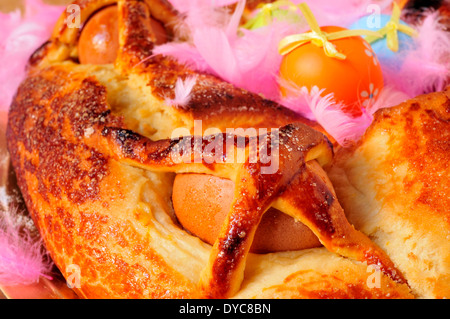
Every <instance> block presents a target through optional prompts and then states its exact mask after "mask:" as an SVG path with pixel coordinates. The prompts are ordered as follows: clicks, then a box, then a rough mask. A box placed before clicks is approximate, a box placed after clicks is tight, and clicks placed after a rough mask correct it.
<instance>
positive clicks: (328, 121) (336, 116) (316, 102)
mask: <svg viewBox="0 0 450 319" xmlns="http://www.w3.org/2000/svg"><path fill="white" fill-rule="evenodd" d="M280 83H281V84H282V86H283V88H284V89H285V90H286V96H283V97H280V99H279V101H278V102H279V103H280V104H282V105H284V106H285V107H287V108H289V109H291V110H293V111H295V112H297V113H299V114H301V115H302V116H304V117H306V118H308V119H310V120H314V121H316V122H317V123H319V124H320V125H321V126H322V127H323V128H324V130H325V131H326V132H327V133H328V134H330V135H331V136H332V137H333V138H334V139H335V140H336V142H338V144H340V145H342V146H346V145H348V144H349V143H350V142H351V141H354V140H357V139H358V138H360V137H361V136H362V135H363V134H364V132H365V131H366V129H367V128H368V127H369V125H370V124H371V123H372V120H373V117H372V114H371V113H369V111H368V110H365V109H364V108H361V109H362V110H363V115H362V116H359V117H353V116H351V115H349V114H346V113H345V112H343V111H342V108H343V105H342V104H340V103H336V102H335V100H334V96H333V94H332V93H330V94H326V95H324V96H322V94H323V92H324V89H319V88H318V87H316V86H315V87H313V88H312V89H311V90H308V88H306V87H300V88H299V87H296V86H295V84H292V83H285V82H283V81H282V80H280Z"/></svg>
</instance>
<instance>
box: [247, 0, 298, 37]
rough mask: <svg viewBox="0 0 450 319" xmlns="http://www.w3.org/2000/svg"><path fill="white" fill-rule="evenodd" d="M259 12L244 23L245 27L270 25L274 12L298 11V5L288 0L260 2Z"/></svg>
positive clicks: (252, 27)
mask: <svg viewBox="0 0 450 319" xmlns="http://www.w3.org/2000/svg"><path fill="white" fill-rule="evenodd" d="M256 8H257V9H259V12H258V13H257V14H256V15H255V16H254V17H253V18H251V19H250V20H249V21H247V23H245V24H244V26H243V27H244V28H245V29H249V30H252V29H256V28H259V27H261V26H266V25H269V24H270V23H271V22H272V21H273V17H274V13H275V12H276V11H278V10H281V9H283V10H289V11H292V12H295V11H297V9H298V8H297V6H296V5H295V4H293V3H292V2H291V1H288V0H279V1H275V2H272V3H266V4H263V3H262V4H259V5H258V6H257V7H256Z"/></svg>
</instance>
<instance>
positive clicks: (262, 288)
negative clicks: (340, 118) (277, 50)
mask: <svg viewBox="0 0 450 319" xmlns="http://www.w3.org/2000/svg"><path fill="white" fill-rule="evenodd" d="M76 3H78V4H79V5H80V7H81V9H82V11H81V19H82V22H84V21H86V20H87V19H88V18H89V16H90V15H91V14H92V13H94V12H96V11H97V10H99V9H101V8H103V7H104V6H106V5H110V4H114V3H115V1H112V0H111V1H107V0H84V1H78V2H76ZM118 5H119V13H120V14H119V28H120V39H119V42H120V51H119V54H118V58H117V61H116V63H115V64H114V65H81V64H79V63H77V61H76V58H77V52H76V50H77V45H76V43H77V37H78V31H77V30H73V29H69V28H67V27H66V26H65V24H64V19H65V18H66V17H65V16H64V15H63V16H62V17H61V19H60V21H59V23H58V24H57V26H56V27H55V32H54V34H53V36H52V38H51V39H50V41H49V42H48V43H46V44H45V45H43V46H42V48H41V49H40V50H38V51H37V52H36V53H35V54H34V55H33V56H32V57H31V59H30V72H29V76H28V78H27V79H26V80H25V81H24V82H23V83H22V85H21V86H20V88H19V89H18V92H17V95H16V98H15V99H14V102H13V104H12V106H11V111H10V114H9V123H8V132H7V137H8V148H9V151H10V153H11V159H12V163H13V166H14V169H15V171H16V174H17V179H18V185H19V187H20V189H21V191H22V193H23V196H24V199H25V202H26V205H27V208H28V210H29V211H30V213H31V215H32V217H33V219H34V221H35V223H36V225H37V227H38V229H39V231H40V233H41V235H42V237H43V239H44V241H45V244H46V247H47V249H48V250H49V252H50V254H51V256H52V259H53V260H54V262H55V264H56V265H57V266H58V268H59V269H60V270H61V272H62V274H63V275H64V277H65V278H66V279H68V280H69V279H72V278H73V277H74V276H75V277H76V276H78V277H77V279H78V280H77V281H75V282H76V285H75V290H76V292H77V293H78V294H79V295H80V296H81V297H86V298H182V297H183V298H200V297H238V298H255V297H256V298H258V297H265V298H277V297H280V298H288V297H292V298H294V297H298V298H361V297H364V298H366V297H367V298H412V297H413V295H412V294H411V293H410V290H409V287H408V285H407V284H406V283H405V280H404V277H403V275H402V273H401V272H400V271H398V269H397V268H396V266H395V264H393V263H392V261H391V260H390V258H389V256H387V255H386V254H385V252H384V251H382V250H381V249H380V248H379V247H378V246H377V245H375V244H374V243H373V242H372V241H370V240H369V239H368V237H367V236H365V235H364V234H363V233H361V232H359V231H357V230H355V228H354V227H353V226H352V225H350V224H349V223H348V221H347V220H346V218H345V216H344V214H343V212H342V209H341V207H340V205H339V203H338V201H337V200H335V194H334V190H333V189H332V188H330V186H329V185H330V182H329V180H328V177H327V176H326V174H325V173H324V172H323V170H322V168H321V167H320V165H322V166H323V165H326V164H328V163H329V162H330V161H331V158H332V147H331V145H332V143H331V142H332V141H331V142H330V140H329V138H327V137H326V136H325V135H324V134H323V133H325V132H323V129H322V128H320V127H318V126H317V124H315V123H312V122H309V121H307V120H305V119H303V118H301V117H300V116H298V115H296V114H295V113H293V112H291V111H289V110H286V109H284V108H283V107H281V106H279V105H277V104H275V103H273V102H270V101H267V100H264V99H263V98H261V97H260V96H258V95H254V94H251V93H249V92H246V91H244V90H241V89H238V88H236V87H233V86H232V85H230V84H228V83H224V82H222V81H220V80H219V79H217V78H215V77H212V76H209V75H204V74H197V73H195V72H193V71H191V70H189V69H188V68H187V67H185V66H182V65H179V64H177V63H175V62H174V61H172V60H169V59H166V58H164V57H152V48H153V41H154V36H153V35H152V30H151V27H150V24H149V17H150V15H151V16H153V17H154V18H155V19H157V20H159V21H161V22H162V23H164V24H166V26H170V25H173V23H174V22H176V19H178V16H177V14H176V12H174V11H173V9H172V8H171V7H169V6H168V5H167V3H166V2H165V1H155V0H153V1H150V0H149V1H145V2H143V1H134V0H124V1H119V2H118ZM188 76H195V77H196V81H197V82H196V83H197V84H196V86H195V87H194V88H193V91H192V96H191V99H190V102H189V104H188V105H187V106H184V107H178V106H176V105H173V106H172V105H167V103H166V102H165V101H166V99H167V98H168V97H169V98H173V95H174V86H175V85H176V81H177V79H178V78H186V77H188ZM194 120H202V125H203V129H207V128H210V127H215V128H218V129H219V130H221V131H225V129H226V128H230V127H231V128H235V127H243V128H245V127H254V128H258V127H264V128H276V129H278V128H279V132H280V136H281V139H280V152H281V155H282V156H281V157H280V173H279V174H278V173H277V174H274V175H273V176H272V178H268V177H265V179H263V177H262V175H261V174H260V173H259V171H258V167H259V166H258V165H260V164H256V166H252V165H246V164H247V162H246V163H244V165H219V164H217V165H205V164H204V163H200V164H197V165H195V164H194V165H190V164H186V165H175V164H174V163H173V161H171V160H170V157H169V156H168V154H169V152H170V151H171V150H172V149H173V147H175V146H176V145H177V143H178V142H179V140H180V139H179V138H178V139H170V138H171V134H172V132H173V130H174V129H176V128H180V127H183V128H186V129H187V130H188V131H189V132H192V133H193V129H194V125H193V124H194ZM275 131H277V130H275ZM275 131H272V132H269V134H268V135H267V136H265V137H264V138H269V139H270V138H272V136H273V135H272V134H274V132H275ZM321 132H322V133H321ZM258 163H260V162H258ZM319 164H320V165H319ZM255 168H256V171H255ZM180 172H182V173H185V172H195V173H207V174H213V175H217V176H220V177H227V178H230V179H231V178H235V182H236V181H238V182H239V187H238V186H236V189H237V193H236V195H237V196H236V195H235V205H234V206H233V209H232V212H231V213H230V214H231V215H230V216H231V217H233V218H236V219H235V220H232V219H229V220H227V222H226V223H225V226H224V228H223V230H222V235H223V236H219V237H220V238H219V239H218V240H217V241H216V243H215V244H214V245H213V246H212V247H211V246H210V245H208V244H206V243H204V242H202V241H201V240H200V239H198V238H196V237H194V236H192V235H190V234H189V233H187V232H186V231H184V230H183V229H182V228H181V227H180V225H179V224H178V223H177V221H176V219H175V218H174V214H173V208H172V205H171V200H170V198H171V191H172V183H173V178H174V174H175V173H180ZM255 172H256V173H255ZM305 181H309V182H311V181H314V185H319V187H318V188H313V189H309V188H310V187H311V185H313V184H305ZM258 187H260V188H258ZM296 187H297V188H296ZM308 187H309V188H308ZM299 189H300V190H302V191H304V190H306V189H308V190H309V195H310V196H311V198H312V200H311V202H310V201H298V200H296V196H295V194H296V192H297V193H298V190H299ZM244 190H245V191H244ZM261 190H263V191H264V194H263V195H261V196H253V197H251V196H250V195H252V194H260V193H259V192H260V191H261ZM248 193H250V195H249V194H248ZM300 193H301V192H300ZM275 197H276V198H275ZM255 199H256V200H255ZM318 200H321V202H320V203H319V202H316V201H318ZM304 203H307V204H308V205H311V206H310V207H320V212H321V214H315V213H313V212H312V211H309V214H307V213H308V212H307V211H305V207H304V205H303V204H304ZM271 204H273V205H274V207H276V208H277V209H279V210H281V211H283V212H285V213H288V214H291V215H292V216H294V217H296V218H300V219H301V221H302V222H303V223H304V224H305V225H307V226H308V227H310V229H311V230H313V231H314V232H315V234H316V235H317V236H318V237H319V239H320V240H321V242H322V244H324V246H325V248H315V249H308V250H302V251H290V252H283V253H269V254H251V253H248V249H247V248H249V245H250V244H251V240H252V233H254V230H255V227H257V220H258V218H260V214H262V213H263V212H264V211H265V210H266V209H267V208H268V207H269V206H270V205H271ZM245 205H249V206H248V209H245V208H246V207H247V206H245ZM252 205H257V207H256V206H255V207H256V208H252V207H253V206H252ZM314 205H316V206H314ZM250 213H251V214H254V215H252V216H250ZM248 216H250V217H251V219H248ZM244 217H246V218H244ZM233 221H238V223H236V224H232V222H233ZM240 222H243V223H244V224H245V225H241V224H240ZM244 226H245V227H247V228H240V227H244ZM233 227H237V229H239V230H241V231H240V232H239V233H238V235H239V236H238V237H240V238H241V240H238V239H237V237H236V234H235V233H233V231H234V230H235V229H234V228H233ZM243 229H245V230H248V232H242V230H243ZM241 235H242V236H241ZM230 243H232V245H229V244H230ZM226 245H229V246H226ZM224 253H226V254H228V255H227V257H229V258H223V254H224ZM230 256H232V257H233V258H231V257H230ZM368 263H369V264H372V263H375V264H377V265H378V266H379V268H380V270H381V271H379V272H376V273H373V271H371V267H370V265H368ZM73 266H76V267H75V269H78V270H79V272H78V273H77V274H73V273H72V270H73V269H74V268H73ZM373 275H376V276H375V277H378V278H379V280H375V283H374V284H373V283H371V280H372V278H373ZM199 283H200V284H199Z"/></svg>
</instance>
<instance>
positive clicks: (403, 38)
mask: <svg viewBox="0 0 450 319" xmlns="http://www.w3.org/2000/svg"><path fill="white" fill-rule="evenodd" d="M390 21H391V16H390V15H387V14H380V15H377V16H371V15H369V16H365V17H362V18H360V19H359V20H358V21H356V22H354V23H353V24H352V25H351V26H350V29H353V30H360V29H363V30H371V31H379V30H380V29H382V28H384V27H385V26H386V25H387V24H388V23H389V22H390ZM399 24H401V25H404V26H407V27H409V26H408V24H407V23H405V22H403V21H401V20H400V21H399ZM397 37H398V49H397V51H393V50H392V49H390V48H389V47H388V44H387V38H386V36H384V37H383V38H380V39H378V40H375V41H374V42H372V43H371V46H372V49H373V51H374V52H375V54H376V55H377V57H378V59H379V61H380V62H381V63H382V64H386V65H389V66H390V67H395V68H400V66H401V65H402V63H403V62H402V61H403V57H404V55H405V54H406V52H407V51H408V50H409V49H411V48H413V46H414V39H413V38H412V37H411V36H410V35H408V34H406V33H403V32H401V31H400V30H397Z"/></svg>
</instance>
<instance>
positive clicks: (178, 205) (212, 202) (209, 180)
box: [172, 174, 321, 253]
mask: <svg viewBox="0 0 450 319" xmlns="http://www.w3.org/2000/svg"><path fill="white" fill-rule="evenodd" d="M233 192H234V182H233V181H231V180H228V179H223V178H219V177H215V176H212V175H207V174H178V175H177V176H176V177H175V181H174V186H173V195H172V201H173V206H174V210H175V214H176V216H177V218H178V220H179V222H180V223H181V225H182V226H183V227H184V229H186V230H187V231H189V232H190V233H191V234H193V235H195V236H197V237H199V238H200V239H202V240H203V241H205V242H207V243H209V244H211V245H213V244H214V242H215V240H216V239H217V236H218V234H219V232H220V229H221V227H222V225H223V222H224V220H225V218H226V216H227V214H228V212H229V210H230V207H231V204H232V201H233ZM320 246H321V243H320V242H319V239H318V238H317V237H316V235H314V233H313V232H312V231H311V230H310V229H309V228H308V227H306V226H305V225H304V224H302V223H301V222H298V221H295V220H294V218H292V217H291V216H288V215H286V214H284V213H282V212H281V211H279V210H276V209H274V208H270V209H269V210H268V211H267V212H266V213H265V214H264V215H263V218H262V219H261V222H260V224H259V226H258V229H257V231H256V233H255V237H254V241H253V244H252V247H251V252H254V253H268V252H278V251H288V250H301V249H308V248H313V247H320Z"/></svg>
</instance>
